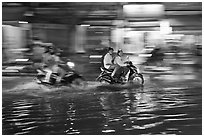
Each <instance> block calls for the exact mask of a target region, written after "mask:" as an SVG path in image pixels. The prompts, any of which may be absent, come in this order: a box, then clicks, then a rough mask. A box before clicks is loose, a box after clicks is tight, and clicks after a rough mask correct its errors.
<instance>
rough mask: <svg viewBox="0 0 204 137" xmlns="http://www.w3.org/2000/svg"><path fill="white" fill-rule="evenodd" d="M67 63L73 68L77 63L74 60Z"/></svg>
mask: <svg viewBox="0 0 204 137" xmlns="http://www.w3.org/2000/svg"><path fill="white" fill-rule="evenodd" d="M67 65H68V66H69V67H70V68H73V67H74V66H75V64H74V63H73V62H67Z"/></svg>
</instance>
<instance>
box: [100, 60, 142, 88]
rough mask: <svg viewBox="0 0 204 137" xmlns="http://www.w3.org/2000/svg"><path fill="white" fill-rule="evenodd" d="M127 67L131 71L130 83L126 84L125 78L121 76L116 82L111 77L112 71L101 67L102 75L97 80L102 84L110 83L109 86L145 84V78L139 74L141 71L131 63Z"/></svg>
mask: <svg viewBox="0 0 204 137" xmlns="http://www.w3.org/2000/svg"><path fill="white" fill-rule="evenodd" d="M126 63H127V67H128V68H129V70H130V74H129V78H128V81H127V82H125V81H124V80H123V78H122V77H121V76H120V77H119V79H118V80H117V81H116V80H115V79H113V78H112V77H111V74H112V71H110V70H108V69H106V68H104V67H101V68H100V69H101V73H100V75H99V76H98V77H97V78H96V80H97V81H100V82H101V83H108V84H125V83H132V84H138V85H143V84H144V78H143V75H142V74H141V73H139V69H138V68H137V67H135V66H134V65H133V64H132V62H131V61H128V62H126Z"/></svg>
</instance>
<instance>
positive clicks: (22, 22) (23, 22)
mask: <svg viewBox="0 0 204 137" xmlns="http://www.w3.org/2000/svg"><path fill="white" fill-rule="evenodd" d="M18 23H20V24H26V23H28V22H27V21H18Z"/></svg>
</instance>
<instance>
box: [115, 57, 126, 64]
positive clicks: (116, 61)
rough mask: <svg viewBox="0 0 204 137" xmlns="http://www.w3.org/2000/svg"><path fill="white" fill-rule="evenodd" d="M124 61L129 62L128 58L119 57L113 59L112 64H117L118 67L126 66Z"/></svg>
mask: <svg viewBox="0 0 204 137" xmlns="http://www.w3.org/2000/svg"><path fill="white" fill-rule="evenodd" d="M126 61H129V58H128V57H125V56H123V57H120V56H117V57H115V60H114V64H118V65H119V66H127V65H126V64H125V63H124V62H126Z"/></svg>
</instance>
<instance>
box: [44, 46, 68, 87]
mask: <svg viewBox="0 0 204 137" xmlns="http://www.w3.org/2000/svg"><path fill="white" fill-rule="evenodd" d="M60 62H61V60H60V58H59V56H57V55H56V54H55V52H54V49H53V47H52V46H51V47H48V48H47V50H46V51H45V53H44V55H43V63H44V66H45V67H44V70H45V71H46V72H47V73H46V76H45V80H44V82H48V83H49V81H50V77H51V74H52V73H57V74H58V77H57V79H56V82H57V83H59V82H60V81H61V79H62V78H63V77H64V75H65V71H64V70H63V69H62V68H60V67H59V66H58V65H59V63H60Z"/></svg>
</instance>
